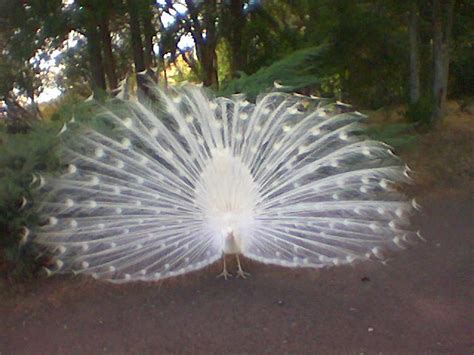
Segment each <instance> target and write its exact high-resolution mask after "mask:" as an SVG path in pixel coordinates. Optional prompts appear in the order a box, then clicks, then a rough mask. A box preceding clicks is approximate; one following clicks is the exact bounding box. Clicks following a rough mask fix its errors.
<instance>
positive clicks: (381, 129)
mask: <svg viewBox="0 0 474 355" xmlns="http://www.w3.org/2000/svg"><path fill="white" fill-rule="evenodd" d="M416 126H417V125H416V124H414V123H406V122H400V123H391V124H383V125H378V126H373V127H370V128H368V129H367V135H368V136H369V137H370V138H372V139H374V140H378V141H382V142H385V143H387V144H388V145H390V146H392V147H393V148H395V149H396V150H397V151H401V150H410V149H412V148H414V147H415V146H416V144H417V142H418V138H417V134H416V131H415V128H416Z"/></svg>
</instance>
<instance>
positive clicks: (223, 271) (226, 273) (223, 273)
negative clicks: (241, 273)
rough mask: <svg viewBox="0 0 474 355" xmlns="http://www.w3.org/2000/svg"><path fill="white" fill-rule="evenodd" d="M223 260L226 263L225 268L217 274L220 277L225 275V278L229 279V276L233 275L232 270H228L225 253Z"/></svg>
mask: <svg viewBox="0 0 474 355" xmlns="http://www.w3.org/2000/svg"><path fill="white" fill-rule="evenodd" d="M222 262H223V264H224V269H223V270H222V272H221V273H220V274H219V275H217V276H216V277H217V278H219V277H223V278H224V279H225V280H227V278H228V277H232V274H231V273H230V272H228V271H227V266H226V263H225V254H222Z"/></svg>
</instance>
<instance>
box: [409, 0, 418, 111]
mask: <svg viewBox="0 0 474 355" xmlns="http://www.w3.org/2000/svg"><path fill="white" fill-rule="evenodd" d="M419 16H420V15H419V10H418V4H417V2H416V1H412V2H411V6H410V10H409V23H408V31H409V38H410V85H409V86H410V94H409V97H410V104H416V103H417V102H418V100H419V99H420V53H419V52H420V51H419V41H420V39H419V21H420V20H419Z"/></svg>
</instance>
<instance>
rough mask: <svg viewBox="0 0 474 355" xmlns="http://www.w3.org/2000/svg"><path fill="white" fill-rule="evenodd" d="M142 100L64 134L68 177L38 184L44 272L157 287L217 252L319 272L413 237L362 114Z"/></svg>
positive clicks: (278, 98) (391, 171)
mask: <svg viewBox="0 0 474 355" xmlns="http://www.w3.org/2000/svg"><path fill="white" fill-rule="evenodd" d="M153 90H154V91H155V94H157V95H158V97H159V99H158V100H156V102H153V103H150V104H149V105H147V104H144V103H142V102H140V101H139V100H118V99H115V103H114V104H113V105H111V106H110V107H109V108H105V107H103V108H102V109H101V111H100V113H98V115H97V120H98V121H99V122H101V127H95V128H91V127H90V126H86V125H81V124H79V123H70V124H68V126H67V129H65V131H66V132H64V133H63V134H62V136H63V137H64V138H63V146H64V148H63V159H64V161H65V162H67V164H68V165H67V168H66V169H65V171H64V172H62V174H61V175H59V176H47V177H39V178H38V179H37V181H36V182H35V184H36V185H38V189H37V190H38V195H37V196H36V201H38V202H37V205H36V207H37V209H38V212H39V215H40V216H41V217H42V219H43V223H42V224H41V225H40V226H37V227H36V228H32V229H31V235H32V241H33V243H35V244H36V245H37V246H38V247H39V248H40V249H45V250H47V251H48V252H49V253H53V254H54V258H55V259H54V260H55V265H53V266H52V267H51V268H50V269H48V270H49V272H67V271H73V272H75V273H87V274H92V275H93V276H94V277H97V278H100V279H107V280H111V281H115V282H120V281H129V280H160V279H163V278H167V277H171V276H176V275H180V274H184V273H187V272H190V271H194V270H198V269H201V268H203V267H205V266H207V265H209V264H211V263H214V262H215V261H217V260H218V259H219V258H220V257H221V256H222V255H223V253H224V254H231V253H236V254H243V255H244V256H246V257H247V258H250V259H253V260H256V261H259V262H263V263H267V264H276V265H282V266H288V267H315V268H318V267H323V266H329V265H340V264H346V263H352V262H355V261H357V260H366V259H370V258H374V259H383V258H384V254H383V253H384V251H385V250H390V249H399V248H404V247H405V246H407V245H409V244H411V243H412V242H413V241H415V240H416V239H417V238H418V236H417V233H416V232H414V231H413V230H412V229H411V228H410V215H411V214H412V212H413V210H414V209H415V208H416V204H415V203H414V202H412V201H409V200H408V199H407V198H406V197H405V196H404V195H403V194H402V193H400V192H398V189H397V186H398V185H399V184H401V183H409V182H410V177H409V176H408V168H407V167H406V166H405V164H404V163H403V162H402V161H401V160H400V159H399V158H398V157H396V156H395V155H394V154H393V153H392V151H391V149H390V147H389V146H387V145H386V144H384V143H381V142H377V141H373V140H369V139H367V138H365V137H364V136H363V135H362V129H363V126H362V125H361V121H362V120H363V119H364V118H365V116H363V115H362V114H360V113H357V112H348V108H347V107H346V106H344V105H342V104H325V103H324V102H323V101H321V100H319V99H316V98H310V97H305V96H301V95H291V94H285V93H279V92H271V93H268V94H265V95H261V96H260V97H259V98H258V99H257V103H256V104H252V103H250V102H248V101H246V100H245V98H244V97H243V96H241V95H237V96H234V97H232V98H222V97H219V98H209V97H208V96H207V94H206V93H205V92H204V91H203V90H202V89H199V88H197V87H192V86H185V87H182V88H175V89H168V90H167V91H166V92H164V91H161V90H159V89H153ZM65 128H66V127H65ZM72 131H74V132H75V133H74V134H73V133H69V132H72ZM77 132H79V133H77ZM229 236H232V240H231V241H232V243H230V242H229Z"/></svg>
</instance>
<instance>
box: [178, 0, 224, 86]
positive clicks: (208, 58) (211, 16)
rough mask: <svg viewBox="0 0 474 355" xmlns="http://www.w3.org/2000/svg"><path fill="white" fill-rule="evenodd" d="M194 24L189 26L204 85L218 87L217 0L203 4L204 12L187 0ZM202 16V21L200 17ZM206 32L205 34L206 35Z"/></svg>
mask: <svg viewBox="0 0 474 355" xmlns="http://www.w3.org/2000/svg"><path fill="white" fill-rule="evenodd" d="M185 2H186V6H187V8H188V10H189V14H190V17H191V21H192V24H191V25H190V26H188V28H189V31H190V32H191V35H192V36H193V39H194V43H195V45H196V55H197V58H198V60H199V63H200V65H201V72H202V74H201V80H202V82H203V85H204V86H207V87H209V86H212V87H214V88H218V86H219V78H218V75H217V55H216V45H217V38H216V16H217V9H216V0H208V1H206V2H204V5H203V6H202V12H201V14H199V10H198V9H197V8H196V6H195V5H194V2H193V1H191V0H186V1H185ZM200 17H202V22H201V20H200V19H199V18H200ZM204 34H205V36H204Z"/></svg>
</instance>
